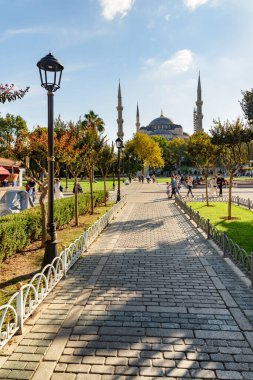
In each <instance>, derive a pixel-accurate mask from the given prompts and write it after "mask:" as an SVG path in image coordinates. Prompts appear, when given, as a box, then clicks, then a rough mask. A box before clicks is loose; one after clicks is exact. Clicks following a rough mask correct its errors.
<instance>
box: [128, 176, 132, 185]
mask: <svg viewBox="0 0 253 380" xmlns="http://www.w3.org/2000/svg"><path fill="white" fill-rule="evenodd" d="M128 179H129V183H130V184H131V182H132V176H131V174H129V176H128Z"/></svg>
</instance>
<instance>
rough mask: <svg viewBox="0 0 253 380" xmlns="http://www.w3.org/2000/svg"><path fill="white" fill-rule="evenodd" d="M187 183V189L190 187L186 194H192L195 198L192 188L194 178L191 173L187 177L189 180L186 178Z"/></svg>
mask: <svg viewBox="0 0 253 380" xmlns="http://www.w3.org/2000/svg"><path fill="white" fill-rule="evenodd" d="M186 184H187V189H188V192H187V194H186V196H187V197H188V196H189V195H190V194H191V196H192V197H193V198H194V195H193V193H192V188H193V178H192V176H191V175H189V176H188V177H187V180H186Z"/></svg>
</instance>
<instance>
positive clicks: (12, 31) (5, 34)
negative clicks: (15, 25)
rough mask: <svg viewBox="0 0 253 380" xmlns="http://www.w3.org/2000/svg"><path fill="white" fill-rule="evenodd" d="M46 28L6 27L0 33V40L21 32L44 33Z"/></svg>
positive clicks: (46, 31)
mask: <svg viewBox="0 0 253 380" xmlns="http://www.w3.org/2000/svg"><path fill="white" fill-rule="evenodd" d="M46 33H48V30H47V29H46V28H43V27H34V28H23V29H7V30H5V31H4V32H3V33H1V34H0V41H4V40H6V39H8V38H10V37H12V36H18V35H21V34H46Z"/></svg>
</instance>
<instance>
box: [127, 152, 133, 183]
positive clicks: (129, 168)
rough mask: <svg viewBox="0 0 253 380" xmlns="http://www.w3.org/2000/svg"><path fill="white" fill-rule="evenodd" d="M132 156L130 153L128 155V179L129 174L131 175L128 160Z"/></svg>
mask: <svg viewBox="0 0 253 380" xmlns="http://www.w3.org/2000/svg"><path fill="white" fill-rule="evenodd" d="M131 157H132V155H131V153H129V156H128V177H130V174H131V171H130V159H131Z"/></svg>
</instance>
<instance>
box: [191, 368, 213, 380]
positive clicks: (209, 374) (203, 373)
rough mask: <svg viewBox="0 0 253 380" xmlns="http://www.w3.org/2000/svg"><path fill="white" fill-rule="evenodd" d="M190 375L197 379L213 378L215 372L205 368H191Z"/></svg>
mask: <svg viewBox="0 0 253 380" xmlns="http://www.w3.org/2000/svg"><path fill="white" fill-rule="evenodd" d="M191 376H192V377H196V378H197V379H198V378H200V379H215V378H216V376H215V372H214V371H211V370H206V369H193V370H191Z"/></svg>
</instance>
